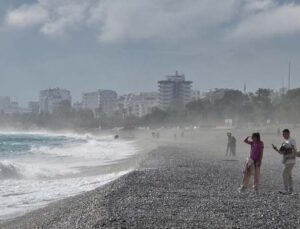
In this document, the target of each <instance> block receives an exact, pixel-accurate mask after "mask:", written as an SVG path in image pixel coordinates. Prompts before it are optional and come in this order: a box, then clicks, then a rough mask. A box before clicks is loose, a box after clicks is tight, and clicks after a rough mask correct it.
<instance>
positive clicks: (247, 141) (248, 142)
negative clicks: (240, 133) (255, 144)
mask: <svg viewBox="0 0 300 229" xmlns="http://www.w3.org/2000/svg"><path fill="white" fill-rule="evenodd" d="M249 138H250V137H249V136H248V137H246V138H245V140H244V142H245V143H246V144H249V145H251V144H252V142H251V141H249Z"/></svg>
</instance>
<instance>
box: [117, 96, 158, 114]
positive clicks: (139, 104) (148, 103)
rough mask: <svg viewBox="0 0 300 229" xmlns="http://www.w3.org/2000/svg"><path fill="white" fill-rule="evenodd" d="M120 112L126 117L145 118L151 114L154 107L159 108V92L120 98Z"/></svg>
mask: <svg viewBox="0 0 300 229" xmlns="http://www.w3.org/2000/svg"><path fill="white" fill-rule="evenodd" d="M118 106H119V110H121V111H122V112H123V114H124V116H131V115H133V116H136V117H140V118H141V117H143V116H145V115H147V114H150V113H151V112H152V110H153V108H154V107H158V106H159V102H158V93H157V92H142V93H140V94H139V95H136V94H128V95H123V96H120V98H119V105H118Z"/></svg>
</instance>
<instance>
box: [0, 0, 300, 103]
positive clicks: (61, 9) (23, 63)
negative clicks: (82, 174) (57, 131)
mask: <svg viewBox="0 0 300 229" xmlns="http://www.w3.org/2000/svg"><path fill="white" fill-rule="evenodd" d="M299 39H300V1H299V0H298V1H296V0H284V1H283V0H222V1H221V0H1V1H0V96H4V95H9V96H11V98H12V99H13V100H16V101H18V102H20V103H21V104H26V103H27V102H28V101H30V100H38V96H39V90H41V89H46V88H53V87H60V88H66V89H69V90H71V92H72V95H73V101H77V100H80V99H81V94H82V92H88V91H94V90H97V89H113V90H116V91H117V92H118V94H124V93H129V92H133V93H138V92H142V91H156V90H157V81H158V80H161V79H164V78H165V76H166V75H171V74H173V73H175V71H176V70H177V71H178V72H179V73H182V74H185V76H186V78H187V79H188V80H192V81H194V84H193V88H194V89H199V90H201V91H205V90H208V89H210V88H233V89H240V90H242V89H243V85H244V83H246V84H247V88H248V90H251V91H253V90H256V89H257V88H273V89H278V88H280V87H281V86H282V82H283V79H284V82H285V84H287V75H288V63H289V61H290V62H291V66H292V67H291V79H292V81H291V82H292V85H291V86H292V87H300V77H298V75H299V74H300V45H299Z"/></svg>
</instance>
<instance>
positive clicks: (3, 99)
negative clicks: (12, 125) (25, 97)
mask: <svg viewBox="0 0 300 229" xmlns="http://www.w3.org/2000/svg"><path fill="white" fill-rule="evenodd" d="M20 112H22V109H21V107H20V106H19V103H18V102H14V101H11V99H10V97H9V96H0V114H1V113H2V114H13V113H20Z"/></svg>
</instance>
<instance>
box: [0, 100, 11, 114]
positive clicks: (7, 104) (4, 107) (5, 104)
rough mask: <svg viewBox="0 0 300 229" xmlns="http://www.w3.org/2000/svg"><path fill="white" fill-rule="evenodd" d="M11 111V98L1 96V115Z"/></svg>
mask: <svg viewBox="0 0 300 229" xmlns="http://www.w3.org/2000/svg"><path fill="white" fill-rule="evenodd" d="M9 109H10V97H8V96H1V97H0V113H7V111H8V110H9Z"/></svg>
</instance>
